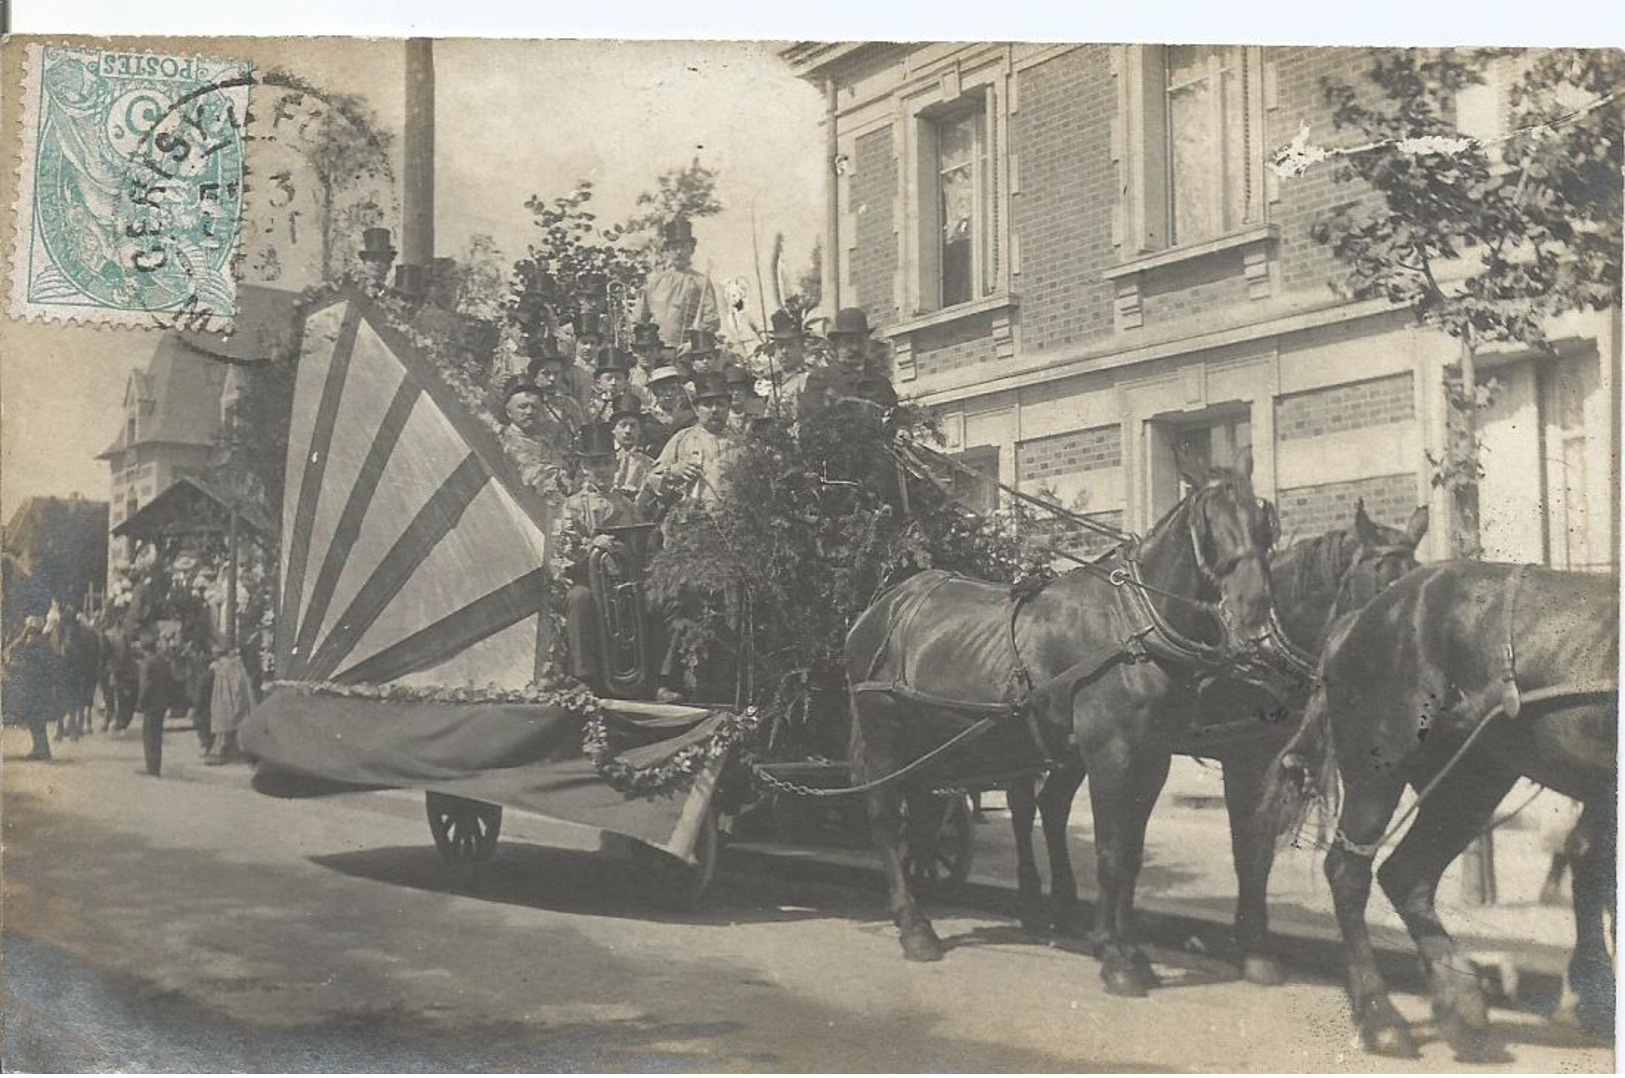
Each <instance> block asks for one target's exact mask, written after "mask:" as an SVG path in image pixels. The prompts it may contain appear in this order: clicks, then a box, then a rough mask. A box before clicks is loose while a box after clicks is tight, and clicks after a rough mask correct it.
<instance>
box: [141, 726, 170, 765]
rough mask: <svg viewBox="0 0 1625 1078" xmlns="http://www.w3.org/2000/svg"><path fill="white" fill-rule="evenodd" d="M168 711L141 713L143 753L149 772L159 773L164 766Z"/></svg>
mask: <svg viewBox="0 0 1625 1078" xmlns="http://www.w3.org/2000/svg"><path fill="white" fill-rule="evenodd" d="M167 715H168V712H166V711H143V712H142V713H141V753H142V755H143V756H145V757H146V759H147V774H149V775H157V774H158V773H159V772H160V771H162V770H163V768H164V719H165V718H166V717H167Z"/></svg>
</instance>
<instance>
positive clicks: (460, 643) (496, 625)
mask: <svg viewBox="0 0 1625 1078" xmlns="http://www.w3.org/2000/svg"><path fill="white" fill-rule="evenodd" d="M475 414H476V410H475V409H474V408H473V407H471V406H470V402H468V401H465V400H463V399H462V398H460V397H459V396H458V395H457V393H456V392H455V391H454V390H453V389H452V388H451V387H450V386H449V385H448V384H447V383H446V382H445V381H444V380H443V379H442V378H441V377H440V376H439V374H438V373H437V372H436V371H435V369H434V368H433V366H432V364H430V362H429V361H428V360H427V358H426V357H424V356H423V355H422V354H420V353H419V351H418V349H417V347H416V346H415V345H414V344H413V343H412V342H411V341H409V340H408V339H406V338H405V337H404V336H402V335H401V334H399V333H398V332H396V331H395V330H394V329H393V328H392V327H391V325H390V324H389V323H388V321H387V320H386V319H385V318H384V317H383V316H382V315H381V312H380V311H379V310H378V309H377V308H375V306H374V305H373V304H372V303H371V302H370V301H369V300H368V299H367V298H366V297H365V296H364V295H362V294H360V293H358V292H354V291H344V292H340V293H338V294H337V295H336V296H334V297H333V298H332V299H331V300H330V301H328V302H326V303H323V304H317V305H314V306H313V307H312V308H311V309H310V310H309V312H308V315H307V318H306V323H305V328H304V333H303V337H302V339H301V353H300V361H299V369H298V374H297V380H296V385H295V391H294V399H293V406H292V416H291V422H290V431H289V449H288V465H287V471H286V474H287V480H286V489H285V492H284V497H283V519H282V542H281V558H282V564H281V577H280V579H281V598H280V608H279V616H278V618H277V639H276V652H275V656H276V673H277V680H276V681H275V682H273V683H272V687H271V692H270V694H269V695H268V697H267V699H266V700H265V701H264V702H263V703H261V704H260V705H259V707H258V708H257V709H256V710H255V711H254V713H253V714H252V715H250V716H249V718H248V720H247V721H246V723H245V725H244V727H243V729H242V731H241V733H240V741H241V744H242V746H243V748H244V749H245V750H246V751H248V752H249V753H250V754H251V755H253V756H255V757H257V758H258V759H259V760H260V761H261V762H260V765H259V768H258V771H257V773H256V778H255V781H256V785H257V787H258V788H260V789H261V790H263V791H265V792H267V793H273V794H279V795H285V796H295V795H316V794H321V793H328V792H340V791H344V790H355V789H358V788H359V789H389V788H393V789H414V790H422V791H423V792H424V795H425V810H426V814H427V817H428V823H429V830H430V835H431V837H432V838H433V841H434V844H435V847H436V849H438V850H439V851H440V853H441V855H442V856H443V857H445V858H446V859H447V860H448V861H450V862H453V863H458V864H468V863H478V862H480V861H483V860H485V859H487V858H489V857H491V856H492V854H493V851H494V850H495V848H496V845H497V842H498V839H499V837H500V834H501V830H502V819H503V812H504V809H515V810H522V811H527V812H533V813H537V814H540V815H543V816H548V817H551V818H555V819H562V820H565V821H567V822H571V823H576V824H582V825H586V826H589V827H594V828H597V829H599V830H601V831H604V832H608V833H611V834H616V835H621V836H624V837H625V838H627V839H630V840H631V842H632V846H631V848H632V850H633V857H634V859H635V860H637V861H639V862H641V863H642V864H643V866H644V868H645V870H646V874H647V876H648V878H649V879H650V880H651V888H650V890H651V892H652V893H653V894H655V895H657V896H659V897H660V899H661V900H662V901H663V902H665V903H667V904H672V905H677V906H690V905H692V904H694V903H696V902H698V901H699V900H700V898H702V897H703V895H704V893H705V890H706V888H707V887H708V886H709V884H710V882H711V879H712V877H713V875H714V873H715V869H716V863H717V855H718V850H719V846H720V841H721V836H722V830H723V827H724V826H725V825H726V824H731V822H732V817H733V816H735V815H736V814H738V813H739V812H740V811H741V810H742V809H744V808H745V807H746V806H747V803H748V802H751V801H752V800H753V799H754V800H761V799H760V798H759V797H758V795H759V794H761V793H762V792H763V791H762V790H761V788H760V787H759V786H758V784H757V782H756V781H755V777H754V772H753V769H752V768H751V767H749V766H747V764H746V761H744V760H743V759H742V757H741V752H740V751H739V750H740V749H741V748H742V747H745V746H750V745H753V744H754V741H753V737H754V734H755V723H756V715H755V713H754V712H753V711H751V710H749V709H744V708H740V707H738V706H736V705H725V706H724V705H717V706H712V705H706V706H677V705H666V704H655V703H651V702H646V701H641V700H635V699H615V698H610V697H609V696H605V697H595V696H593V695H591V694H589V693H587V692H586V691H584V690H583V689H582V687H581V686H580V685H578V684H576V683H574V682H570V681H567V680H564V679H559V678H557V677H555V676H553V675H552V674H551V673H550V671H551V670H552V669H553V668H554V664H553V663H552V661H551V660H552V658H553V643H554V639H555V636H556V635H557V634H556V627H555V625H554V621H553V617H552V611H556V610H558V609H560V608H561V598H562V597H561V596H560V595H559V594H558V590H557V585H556V583H555V574H554V573H553V572H552V571H551V570H550V569H549V568H548V567H547V563H548V558H549V556H550V555H552V554H554V553H555V552H554V550H553V547H554V544H555V538H556V535H557V532H556V530H555V528H554V521H553V517H554V511H555V509H556V507H555V506H551V505H549V504H546V503H544V501H543V500H542V499H541V498H540V497H539V496H538V495H537V493H536V492H535V491H534V490H532V489H531V488H529V487H527V486H526V485H525V484H524V483H523V482H522V481H521V480H520V477H519V476H518V474H517V472H516V471H515V469H514V466H513V464H512V463H511V462H510V460H509V459H508V458H507V456H506V455H505V453H504V452H503V450H502V448H501V446H500V445H499V443H498V441H497V439H496V437H495V436H494V435H493V433H492V431H491V430H489V429H487V428H486V427H485V426H484V425H483V424H482V423H481V422H480V421H479V420H478V419H476V418H475ZM642 537H643V533H641V532H637V531H636V530H634V531H632V532H624V533H621V534H617V535H616V537H615V542H614V543H612V544H610V545H609V548H608V549H605V550H600V549H596V548H595V549H594V550H593V552H592V554H591V556H590V558H589V561H588V578H589V584H590V586H591V588H592V590H593V593H594V596H595V600H596V603H597V607H598V614H599V618H598V621H599V623H600V625H601V627H602V633H603V636H602V640H601V643H602V645H603V655H604V657H605V660H606V663H605V665H606V670H605V674H606V679H605V680H606V685H605V686H604V688H605V689H606V690H607V692H608V693H609V694H612V695H613V696H616V697H621V696H626V697H630V696H637V695H645V694H647V693H648V692H650V691H652V688H653V681H654V679H653V677H652V676H651V674H652V670H651V666H652V663H653V662H654V661H657V659H655V658H654V656H652V654H651V649H650V648H649V647H648V646H647V645H648V640H649V637H648V635H647V634H646V633H645V632H644V631H643V630H644V629H645V628H647V622H646V620H645V615H644V614H643V612H644V610H645V607H646V604H645V602H644V598H643V595H642V588H641V570H642V562H643V557H642V554H643V552H642V551H641V549H640V543H639V541H640V539H641V538H642ZM845 770H846V769H845V767H844V765H840V764H826V763H821V762H810V763H807V764H806V765H805V766H804V767H803V768H802V770H801V771H800V772H799V774H800V775H801V777H802V779H803V780H805V781H808V782H813V783H818V784H824V785H841V784H843V783H844V782H845V781H846V775H845ZM848 804H852V805H855V804H856V802H855V801H852V800H850V799H848ZM941 806H942V811H941V813H940V814H939V813H937V812H936V811H935V806H933V807H932V808H931V809H930V810H929V811H927V812H926V813H925V814H924V815H926V816H929V817H930V819H929V820H925V819H923V818H922V819H919V820H917V821H916V831H917V832H918V833H919V834H920V835H922V836H923V837H922V838H921V840H920V842H919V843H918V844H917V846H916V853H917V856H916V858H915V872H916V875H917V877H918V878H919V879H920V880H921V881H922V882H929V881H930V880H933V879H935V880H938V881H940V882H945V883H952V882H958V881H961V880H963V878H964V876H965V874H966V872H967V871H968V868H969V861H970V835H971V830H970V817H969V811H968V808H967V807H966V806H965V804H964V798H963V797H962V796H961V797H959V798H956V799H954V798H951V799H947V800H945V801H943V802H941ZM847 819H848V821H849V822H854V821H851V820H850V813H849V812H848V814H847ZM858 829H859V830H860V833H861V825H858Z"/></svg>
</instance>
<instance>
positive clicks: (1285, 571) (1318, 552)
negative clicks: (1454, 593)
mask: <svg viewBox="0 0 1625 1078" xmlns="http://www.w3.org/2000/svg"><path fill="white" fill-rule="evenodd" d="M1427 528H1428V511H1427V507H1426V506H1423V507H1421V508H1419V509H1417V510H1416V512H1414V513H1412V514H1411V519H1410V521H1409V522H1408V523H1407V524H1406V525H1405V527H1404V528H1403V529H1401V528H1391V527H1387V526H1386V525H1382V524H1378V523H1376V522H1375V521H1373V520H1372V519H1371V518H1370V517H1369V516H1368V515H1367V514H1366V511H1365V502H1364V501H1363V500H1362V501H1360V502H1358V503H1356V505H1355V510H1354V521H1353V523H1352V524H1350V525H1349V526H1348V527H1346V528H1334V529H1333V530H1331V531H1329V532H1327V533H1326V534H1324V535H1318V536H1315V537H1313V538H1309V539H1300V540H1299V541H1298V542H1296V543H1293V544H1292V545H1291V546H1288V547H1286V548H1285V549H1284V550H1281V551H1279V552H1277V554H1276V555H1275V557H1274V559H1273V560H1272V562H1271V564H1270V580H1271V585H1272V588H1273V591H1274V597H1275V614H1276V618H1277V620H1276V621H1275V622H1274V623H1273V624H1272V626H1271V633H1270V639H1269V652H1270V658H1271V660H1272V661H1273V662H1274V665H1275V666H1276V667H1277V669H1278V671H1279V672H1280V673H1281V674H1282V675H1283V676H1284V678H1285V683H1286V684H1287V685H1288V686H1290V685H1291V684H1293V683H1294V681H1296V682H1298V683H1300V684H1301V683H1302V681H1303V680H1304V679H1307V678H1310V677H1312V676H1313V674H1314V672H1315V667H1316V665H1317V664H1318V662H1319V658H1320V651H1321V648H1322V646H1323V645H1324V643H1325V638H1326V634H1327V632H1328V631H1329V630H1330V627H1331V624H1332V622H1333V621H1335V620H1336V619H1337V617H1338V615H1340V614H1345V613H1348V612H1349V611H1351V610H1358V609H1359V608H1360V607H1362V606H1365V605H1366V604H1367V603H1369V602H1370V601H1371V600H1372V599H1374V598H1376V596H1377V593H1378V592H1380V591H1382V590H1383V589H1384V588H1386V587H1387V586H1388V585H1390V584H1392V583H1393V582H1394V581H1396V580H1398V579H1399V578H1400V577H1402V576H1404V575H1405V574H1406V573H1408V572H1410V571H1411V570H1412V569H1414V568H1416V565H1417V562H1416V545H1417V544H1418V543H1419V542H1421V539H1422V536H1423V535H1425V534H1427Z"/></svg>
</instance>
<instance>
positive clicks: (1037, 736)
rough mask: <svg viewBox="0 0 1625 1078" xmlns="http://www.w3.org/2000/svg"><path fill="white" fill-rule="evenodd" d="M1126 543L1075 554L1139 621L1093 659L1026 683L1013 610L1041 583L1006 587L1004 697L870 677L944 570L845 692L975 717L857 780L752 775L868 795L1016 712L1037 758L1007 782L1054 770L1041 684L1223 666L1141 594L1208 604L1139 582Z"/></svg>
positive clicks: (1198, 551) (1217, 652)
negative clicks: (1098, 557)
mask: <svg viewBox="0 0 1625 1078" xmlns="http://www.w3.org/2000/svg"><path fill="white" fill-rule="evenodd" d="M1189 527H1190V539H1191V549H1192V552H1193V554H1194V556H1195V558H1196V561H1197V568H1198V570H1199V572H1200V573H1201V574H1202V576H1203V578H1204V579H1205V580H1206V581H1207V582H1209V583H1212V584H1217V583H1218V580H1219V579H1220V575H1221V574H1220V573H1219V572H1218V571H1216V570H1215V568H1214V567H1213V566H1212V565H1210V564H1209V562H1208V560H1207V558H1206V556H1205V554H1204V553H1203V550H1202V544H1201V539H1200V536H1199V535H1198V534H1197V532H1196V525H1195V522H1194V520H1192V521H1191V522H1190V525H1189ZM1134 542H1137V541H1134ZM1130 545H1131V542H1125V543H1124V544H1122V545H1121V546H1120V547H1119V548H1118V551H1117V557H1118V558H1119V560H1121V562H1122V563H1123V564H1122V565H1119V566H1117V567H1115V568H1112V569H1106V568H1105V567H1104V566H1102V565H1100V564H1099V563H1096V562H1089V561H1084V560H1082V559H1077V561H1078V564H1079V567H1080V568H1081V569H1082V570H1084V571H1086V572H1088V573H1089V574H1090V575H1092V576H1095V577H1096V578H1098V579H1101V580H1104V581H1106V582H1107V583H1108V584H1110V585H1111V586H1112V587H1113V588H1114V589H1116V591H1117V592H1118V593H1120V594H1123V595H1125V596H1127V601H1128V602H1129V604H1130V605H1131V607H1133V608H1135V610H1136V611H1137V613H1138V614H1139V615H1140V616H1139V618H1138V619H1137V620H1138V621H1140V622H1141V623H1142V625H1143V627H1141V628H1139V629H1135V630H1132V631H1128V632H1126V633H1124V634H1123V635H1122V636H1121V638H1120V639H1119V642H1118V646H1117V647H1116V648H1115V649H1113V650H1112V651H1111V652H1110V653H1109V654H1107V655H1106V656H1105V657H1104V658H1099V659H1097V658H1096V657H1094V656H1091V657H1090V658H1087V659H1082V660H1080V661H1078V662H1076V663H1074V664H1072V665H1071V666H1069V667H1067V668H1066V669H1064V670H1062V671H1061V672H1059V673H1058V674H1055V675H1053V676H1051V677H1049V678H1047V679H1045V680H1044V681H1043V682H1042V683H1041V684H1037V685H1035V684H1034V683H1033V679H1032V673H1031V671H1030V669H1029V668H1028V666H1027V664H1026V662H1025V661H1024V660H1023V659H1022V657H1021V651H1020V648H1019V646H1018V644H1017V640H1016V622H1017V619H1018V618H1019V616H1020V613H1021V609H1022V607H1023V606H1024V605H1025V603H1026V601H1027V600H1028V599H1029V598H1031V597H1032V596H1033V595H1036V594H1038V592H1039V591H1041V590H1042V589H1041V588H1032V589H1024V590H1021V591H1013V594H1012V596H1011V600H1010V617H1009V619H1008V636H1009V641H1010V656H1011V669H1010V676H1009V679H1008V685H1009V689H1010V692H1009V695H1008V696H1007V698H1006V699H1004V700H1002V701H985V702H984V701H968V700H956V699H951V698H947V697H941V696H935V695H933V694H931V693H927V692H924V691H922V690H920V689H917V688H915V687H914V686H912V685H910V684H909V683H908V680H907V677H906V673H902V672H900V673H899V674H898V676H896V677H895V678H893V679H892V680H890V681H879V680H875V679H874V675H875V673H876V671H877V670H878V669H879V668H880V665H881V663H882V662H883V661H884V660H885V658H886V656H887V654H888V653H889V650H890V648H889V645H890V643H891V640H892V637H893V636H894V635H895V634H896V633H897V631H898V630H899V628H901V627H903V626H904V625H906V624H908V623H910V622H912V620H913V618H914V617H915V616H917V614H918V612H919V609H920V607H921V606H923V605H924V603H925V600H926V599H927V598H928V597H929V596H930V595H931V594H932V593H934V592H935V591H936V590H937V589H938V588H940V587H942V586H943V585H944V584H946V583H948V582H949V581H950V580H954V579H956V577H954V576H953V575H951V574H944V575H943V576H942V577H941V578H940V579H939V580H937V581H936V582H935V583H933V584H932V585H931V586H929V587H927V588H923V589H921V590H920V591H919V592H918V593H916V594H915V595H913V596H912V597H910V598H909V599H908V600H906V602H905V605H904V606H903V608H902V609H901V610H899V611H898V612H897V613H896V614H895V615H894V616H893V618H892V620H891V624H890V626H889V627H888V629H887V632H886V638H885V640H884V641H883V642H882V644H881V646H880V647H879V648H877V649H876V651H875V655H874V658H873V659H872V660H871V661H870V664H869V671H868V674H867V676H866V677H865V679H864V680H863V681H858V682H854V683H853V684H852V686H851V689H850V691H851V693H852V694H853V695H854V696H856V695H857V694H859V693H871V692H879V693H886V694H888V695H890V696H893V697H897V698H899V699H903V700H907V701H909V702H911V703H917V704H924V705H926V706H929V707H935V708H940V709H942V710H945V711H956V712H960V713H964V714H968V715H977V716H979V718H977V720H976V721H975V722H974V723H972V724H971V725H970V726H968V727H966V728H965V729H964V730H961V731H959V732H958V733H956V734H955V735H954V736H953V737H951V738H949V739H948V740H947V741H945V742H943V743H942V744H941V745H938V746H937V747H936V748H934V749H932V750H930V751H929V752H927V753H925V754H924V755H922V756H919V757H917V758H916V759H914V760H911V761H910V762H909V763H907V764H905V765H903V767H901V768H899V769H898V770H896V771H893V772H892V773H890V774H888V775H884V776H882V777H881V778H878V779H875V780H873V781H871V782H866V783H863V784H861V785H854V786H846V787H840V788H815V787H808V786H804V785H801V784H799V783H794V782H790V781H788V780H786V779H781V778H778V777H776V776H774V775H773V774H772V773H771V772H770V771H769V770H767V769H765V768H764V767H763V766H762V765H756V766H755V768H754V770H755V772H756V775H757V777H758V778H759V779H761V780H762V781H763V782H765V783H766V784H767V785H769V786H773V787H775V788H778V789H781V790H784V791H786V792H789V793H792V794H795V795H798V796H802V797H814V798H828V797H848V796H855V795H857V794H862V793H869V792H871V791H873V790H877V789H881V788H884V787H887V786H891V785H895V784H897V783H899V782H902V781H903V780H904V779H906V778H908V777H909V776H911V775H914V774H916V773H918V772H919V771H921V770H922V769H924V768H925V767H926V766H928V765H929V764H931V763H932V762H934V761H936V760H938V759H941V758H942V757H944V756H946V755H947V754H948V753H949V752H951V751H952V750H953V749H955V748H958V747H961V746H963V745H966V744H969V743H971V742H973V741H975V740H977V739H978V738H980V737H982V736H983V735H984V734H986V733H988V732H989V731H991V730H992V729H994V728H995V727H997V726H999V725H1001V724H1002V723H1007V722H1011V721H1014V720H1015V719H1017V718H1020V719H1021V720H1022V721H1023V722H1024V723H1025V724H1026V728H1027V733H1028V736H1029V737H1030V738H1031V739H1032V742H1033V745H1034V746H1035V747H1036V748H1037V750H1038V754H1039V757H1040V758H1041V761H1042V762H1041V763H1039V764H1038V765H1036V766H1034V767H1033V768H1030V769H1027V770H1024V771H1023V772H1022V774H1021V775H1007V776H1000V777H999V779H998V781H1009V780H1013V779H1015V778H1018V777H1025V776H1026V775H1031V774H1042V773H1044V772H1047V771H1049V770H1051V769H1053V768H1054V766H1055V760H1054V756H1053V754H1052V753H1051V752H1050V746H1049V741H1048V739H1047V738H1045V736H1044V730H1043V728H1042V726H1041V725H1040V721H1039V717H1038V714H1037V712H1036V711H1035V709H1034V708H1033V707H1032V701H1033V699H1034V698H1035V697H1037V696H1039V695H1041V694H1044V693H1047V692H1048V691H1049V690H1051V689H1052V688H1054V687H1055V686H1058V685H1071V686H1073V687H1074V688H1076V687H1077V686H1079V685H1087V684H1092V683H1093V682H1095V681H1097V680H1099V679H1100V678H1101V677H1103V676H1104V675H1105V674H1106V672H1107V671H1108V670H1111V669H1113V668H1115V667H1117V666H1119V665H1138V664H1140V663H1146V662H1155V661H1163V662H1169V663H1173V664H1176V665H1183V666H1195V667H1197V668H1198V669H1202V670H1205V671H1214V670H1218V669H1222V668H1224V667H1226V666H1227V665H1228V664H1229V659H1228V656H1227V653H1226V652H1225V650H1224V649H1223V648H1222V647H1215V646H1214V645H1211V644H1206V643H1203V642H1202V641H1199V640H1195V639H1192V638H1191V637H1188V636H1186V635H1185V634H1183V633H1181V632H1179V630H1177V629H1175V628H1174V626H1173V625H1172V624H1171V623H1170V622H1169V621H1168V619H1167V617H1166V616H1165V615H1163V613H1162V612H1161V611H1160V610H1158V609H1157V607H1156V604H1154V603H1152V602H1151V600H1150V597H1149V596H1150V595H1152V594H1155V595H1160V596H1163V597H1164V598H1168V599H1171V600H1175V601H1178V602H1183V603H1185V604H1187V605H1190V606H1193V607H1195V608H1197V609H1200V610H1204V611H1209V612H1211V610H1212V609H1213V606H1214V604H1211V603H1206V602H1202V601H1200V600H1195V599H1191V598H1190V597H1188V596H1184V595H1179V594H1177V593H1175V592H1170V591H1166V590H1164V589H1162V588H1158V587H1156V586H1155V585H1152V584H1150V583H1148V582H1146V581H1145V579H1144V578H1143V577H1142V575H1141V570H1140V562H1139V560H1138V559H1137V558H1135V557H1134V556H1133V555H1132V554H1131V553H1129V552H1128V550H1126V549H1124V548H1125V547H1128V546H1130ZM1252 553H1253V552H1250V551H1249V552H1243V554H1242V555H1241V556H1240V557H1239V558H1238V559H1237V562H1236V563H1238V564H1239V562H1240V560H1241V559H1243V558H1246V557H1248V556H1249V555H1250V554H1252ZM1258 556H1262V555H1258ZM1234 567H1235V566H1234V564H1232V565H1231V566H1230V567H1229V569H1228V570H1227V571H1233V570H1234ZM1221 604H1222V600H1221ZM1112 610H1113V612H1114V613H1116V614H1118V615H1119V616H1121V614H1122V608H1121V606H1118V605H1114V606H1113V608H1112Z"/></svg>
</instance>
